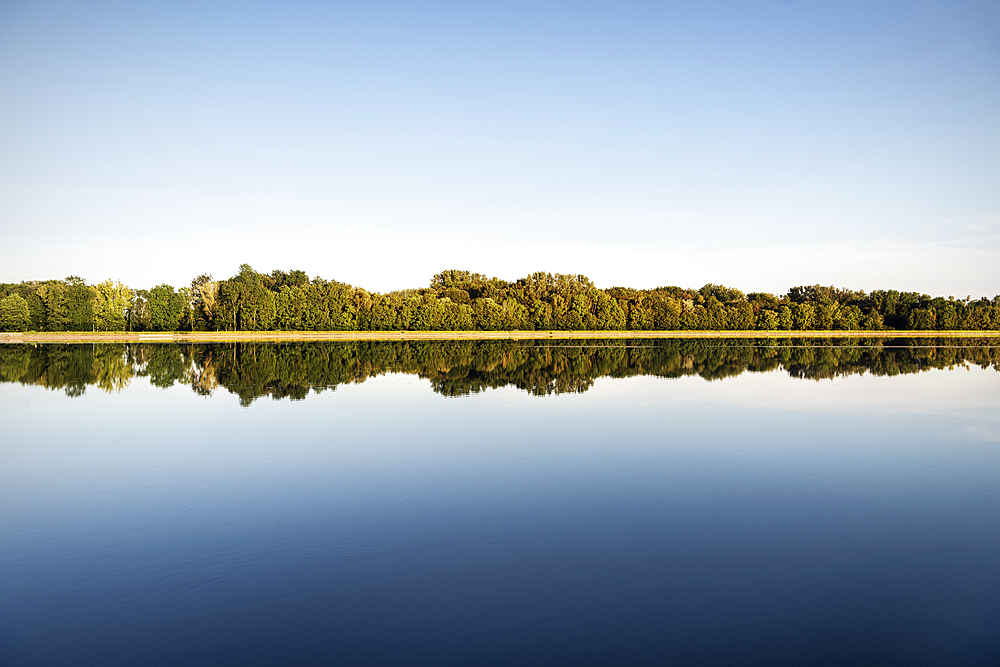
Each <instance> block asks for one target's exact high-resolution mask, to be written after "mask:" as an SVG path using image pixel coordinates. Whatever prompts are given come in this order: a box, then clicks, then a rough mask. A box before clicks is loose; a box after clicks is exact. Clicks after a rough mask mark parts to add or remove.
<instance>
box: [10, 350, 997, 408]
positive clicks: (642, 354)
mask: <svg viewBox="0 0 1000 667" xmlns="http://www.w3.org/2000/svg"><path fill="white" fill-rule="evenodd" d="M998 362H1000V346H997V345H996V343H995V341H992V340H985V339H984V340H982V341H979V340H970V339H948V338H940V339H907V338H897V339H854V340H851V341H838V340H831V339H796V340H778V341H775V340H768V339H760V340H757V341H754V340H747V339H732V340H727V339H716V340H711V341H705V340H703V339H702V340H698V339H663V340H652V341H651V340H649V339H642V340H635V341H630V340H615V341H607V340H599V341H573V342H572V344H568V343H567V344H560V343H552V342H550V341H461V342H447V343H442V342H424V341H408V342H374V341H355V342H336V343H330V342H323V343H213V344H204V345H197V344H166V343H152V344H151V343H98V344H42V345H31V344H20V345H5V346H0V381H2V382H15V383H21V384H25V385H40V386H43V387H47V388H49V389H54V390H63V391H64V392H65V393H66V395H67V396H70V397H75V396H80V395H82V394H83V393H84V392H86V390H87V388H88V387H89V386H97V387H99V388H100V389H102V390H104V391H108V392H114V391H120V390H122V389H124V388H125V387H127V386H128V385H129V383H130V382H131V381H132V379H133V378H148V381H149V382H150V383H151V384H153V385H154V386H157V387H164V388H166V387H170V386H173V385H174V384H178V383H179V384H186V385H189V386H190V387H191V389H192V390H193V391H195V392H197V393H199V394H203V395H211V394H212V393H214V392H215V390H216V389H218V388H220V387H221V388H224V389H226V390H227V391H229V392H230V393H233V394H237V395H238V396H239V397H240V402H241V404H243V405H247V406H248V405H250V404H251V403H253V402H254V401H255V400H256V399H258V398H261V397H263V396H270V397H271V398H274V399H283V398H288V399H291V400H302V399H304V398H305V397H306V396H307V395H308V394H309V393H310V391H312V392H317V393H318V392H321V391H323V390H326V389H331V390H332V389H335V388H336V387H337V386H338V385H341V384H350V383H359V382H364V381H365V380H367V379H368V378H371V377H375V376H379V375H383V374H386V373H408V374H413V375H417V376H419V377H421V378H424V379H427V380H430V382H431V386H432V388H433V389H434V391H435V392H437V393H439V394H442V395H444V396H452V397H455V396H467V395H470V394H475V393H479V392H482V391H485V390H487V389H493V388H498V387H506V386H513V387H517V388H518V389H522V390H524V391H527V392H529V393H531V394H532V395H534V396H546V395H550V394H562V393H583V392H585V391H587V390H588V389H589V388H590V387H591V386H592V385H593V383H594V381H595V380H596V379H597V378H600V377H617V378H621V377H633V376H639V375H650V376H654V377H661V378H677V377H682V376H686V375H697V376H700V377H702V378H704V379H706V380H720V379H724V378H728V377H734V376H737V375H740V374H742V373H747V372H751V373H756V372H767V371H775V370H784V371H786V372H787V373H788V374H789V375H790V376H792V377H795V378H800V379H811V380H824V379H833V378H836V377H841V376H846V375H860V374H865V373H870V374H873V375H900V374H905V373H919V372H921V371H926V370H929V369H933V368H951V367H955V366H960V365H968V364H974V365H976V366H979V367H981V368H995V369H998V370H1000V364H998Z"/></svg>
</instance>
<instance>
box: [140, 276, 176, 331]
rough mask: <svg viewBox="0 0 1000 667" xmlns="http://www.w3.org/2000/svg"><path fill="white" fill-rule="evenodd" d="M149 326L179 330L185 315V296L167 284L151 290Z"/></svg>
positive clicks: (158, 329) (156, 329) (154, 329)
mask: <svg viewBox="0 0 1000 667" xmlns="http://www.w3.org/2000/svg"><path fill="white" fill-rule="evenodd" d="M148 308H149V328H150V329H152V330H153V331H177V330H178V328H179V327H180V323H181V318H182V317H183V315H184V297H183V296H182V295H181V294H178V293H177V292H176V291H174V288H173V287H171V286H170V285H167V284H165V283H164V284H162V285H157V286H156V287H154V288H153V289H151V290H149V300H148Z"/></svg>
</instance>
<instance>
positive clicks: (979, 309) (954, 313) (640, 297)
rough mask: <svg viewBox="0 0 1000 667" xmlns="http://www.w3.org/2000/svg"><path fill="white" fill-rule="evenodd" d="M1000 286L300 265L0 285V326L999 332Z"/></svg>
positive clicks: (77, 328) (13, 328) (35, 328)
mask: <svg viewBox="0 0 1000 667" xmlns="http://www.w3.org/2000/svg"><path fill="white" fill-rule="evenodd" d="M997 329H1000V295H998V296H995V297H994V298H993V299H992V300H991V299H988V298H986V297H983V298H981V299H978V300H973V299H971V298H968V297H967V298H965V299H956V298H954V297H947V298H946V297H931V296H929V295H927V294H920V293H917V292H900V291H897V290H876V291H873V292H869V293H866V292H864V291H855V290H849V289H839V288H836V287H825V286H821V285H812V286H800V287H792V288H791V289H789V290H788V292H787V293H786V294H784V295H780V296H779V295H774V294H767V293H759V292H754V293H750V294H744V293H743V292H741V291H740V290H738V289H735V288H732V287H725V286H723V285H715V284H711V283H710V284H708V285H705V286H703V287H701V288H700V289H687V288H681V287H657V288H655V289H632V288H627V287H612V288H608V289H599V288H597V287H595V286H594V284H593V283H592V282H591V281H590V279H588V278H587V277H586V276H583V275H564V274H558V273H556V274H552V273H544V272H537V273H533V274H531V275H529V276H527V277H525V278H521V279H519V280H515V281H505V280H500V279H499V278H487V277H486V276H484V275H482V274H479V273H472V272H469V271H456V270H449V271H442V272H441V273H438V274H436V275H435V276H434V277H433V278H432V279H431V281H430V285H429V286H428V287H425V288H419V289H409V290H400V291H395V292H388V293H379V292H369V291H368V290H365V289H363V288H360V287H354V286H351V285H348V284H346V283H341V282H337V281H335V280H324V279H323V278H320V277H319V276H316V277H313V278H310V277H309V276H308V275H307V274H306V273H305V272H304V271H287V272H286V271H280V270H279V271H272V272H271V273H269V274H266V273H259V272H257V271H254V270H253V269H252V268H251V267H250V266H249V265H247V264H244V265H242V266H241V267H240V270H239V273H238V274H237V275H235V276H233V277H231V278H227V279H224V280H215V279H214V278H213V277H212V276H211V275H208V274H204V275H200V276H198V277H196V278H195V279H194V280H192V281H191V284H190V285H187V286H184V287H180V288H175V287H173V286H171V285H167V284H161V285H157V286H156V287H153V288H152V289H149V290H142V289H132V288H130V287H128V286H127V285H125V284H123V283H121V282H120V281H116V280H105V281H104V282H101V283H98V284H96V285H88V284H87V283H86V281H85V280H84V279H83V278H80V277H79V276H69V277H68V278H66V279H65V280H45V281H27V282H22V283H19V284H13V283H7V284H0V330H3V331H513V330H522V331H530V330H537V331H546V330H569V331H607V330H615V331H625V330H633V331H650V330H653V331H668V330H691V331H697V330H716V331H752V330H759V331H777V330H796V331H833V330H849V331H853V330H867V331H881V330H904V331H905V330H940V331H953V330H975V331H984V330H997Z"/></svg>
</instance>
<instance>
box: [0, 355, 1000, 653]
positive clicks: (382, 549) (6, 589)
mask: <svg viewBox="0 0 1000 667" xmlns="http://www.w3.org/2000/svg"><path fill="white" fill-rule="evenodd" d="M997 368H998V366H997V350H996V348H995V347H993V346H991V345H990V344H989V343H987V344H981V345H975V344H970V343H968V342H967V341H959V342H955V341H946V340H942V341H931V342H928V341H907V340H902V339H901V340H898V341H888V342H883V343H881V344H880V343H878V342H877V341H868V342H865V341H861V344H857V343H855V342H854V341H852V342H851V343H850V344H835V343H831V342H829V341H798V342H795V343H783V344H772V343H766V342H764V341H759V342H754V341H751V342H747V341H676V340H675V341H662V342H654V344H650V343H649V342H648V341H643V342H642V343H641V344H640V343H636V344H630V343H629V342H628V341H623V342H618V341H615V342H613V343H609V342H607V341H602V342H600V343H599V344H594V345H588V344H587V343H586V342H584V343H575V344H574V345H572V346H559V345H552V344H551V343H550V342H545V343H544V344H543V343H531V342H529V343H523V342H522V343H510V342H504V341H491V342H485V343H460V344H455V343H443V344H434V343H363V344H361V343H352V344H342V343H320V344H298V345H296V344H284V345H267V344H255V345H250V344H230V345H214V346H213V345H202V346H174V345H131V346H130V345H106V346H100V345H98V346H92V345H85V346H68V345H63V346H2V347H0V380H2V381H3V383H2V384H0V412H2V416H3V422H4V429H3V433H4V437H3V444H2V445H0V508H2V511H0V536H2V540H0V601H2V603H0V663H2V664H5V665H7V664H9V665H176V664H205V665H210V664H216V665H217V664H241V665H301V664H335V663H344V664H470V663H475V664H558V663H563V664H663V663H666V662H669V663H672V664H719V665H728V664H802V663H806V664H844V663H848V662H850V663H858V662H860V663H869V664H971V665H977V664H981V665H994V664H997V662H998V658H1000V633H997V631H996V628H997V627H1000V568H997V567H996V563H997V562H1000V534H998V531H997V530H996V527H997V526H998V525H1000V410H998V408H1000V374H998V373H997V372H996V371H997ZM267 397H270V398H272V399H278V400H261V399H264V398H267ZM293 399H295V400H293ZM298 399H304V400H298Z"/></svg>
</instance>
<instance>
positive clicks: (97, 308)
mask: <svg viewBox="0 0 1000 667" xmlns="http://www.w3.org/2000/svg"><path fill="white" fill-rule="evenodd" d="M132 297H133V292H132V290H131V289H129V288H128V287H127V286H125V285H124V284H123V283H122V282H121V281H119V280H111V279H110V278H109V279H108V280H105V281H104V282H103V283H99V284H98V285H95V286H94V328H95V329H97V330H98V331H124V330H125V318H126V316H127V315H128V309H129V305H130V304H131V303H132Z"/></svg>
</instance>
